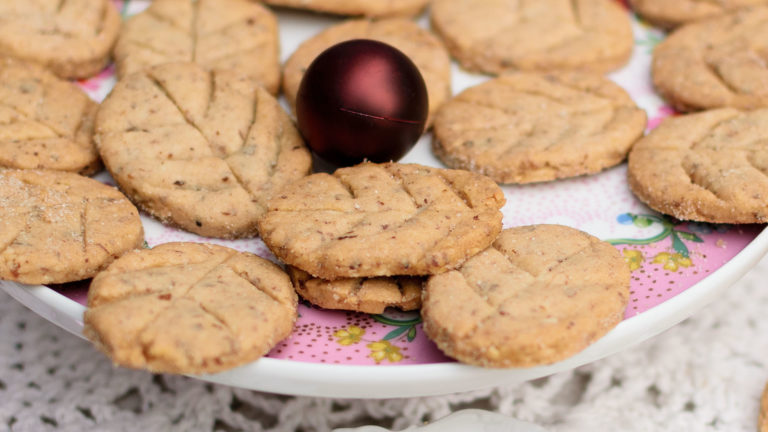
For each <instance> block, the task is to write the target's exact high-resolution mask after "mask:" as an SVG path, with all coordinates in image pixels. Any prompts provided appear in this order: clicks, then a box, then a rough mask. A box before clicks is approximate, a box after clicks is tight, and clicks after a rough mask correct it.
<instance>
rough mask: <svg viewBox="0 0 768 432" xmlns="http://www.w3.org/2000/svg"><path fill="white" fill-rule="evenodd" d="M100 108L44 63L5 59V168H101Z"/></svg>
mask: <svg viewBox="0 0 768 432" xmlns="http://www.w3.org/2000/svg"><path fill="white" fill-rule="evenodd" d="M97 108H98V105H97V104H96V103H95V102H93V101H92V100H90V99H89V98H88V96H87V95H86V94H85V93H84V92H83V91H82V90H80V89H79V88H78V87H77V86H75V85H74V84H72V83H70V82H67V81H64V80H62V79H60V78H58V77H56V76H55V75H53V74H52V73H50V72H48V71H47V70H45V69H43V68H42V67H40V66H38V65H34V64H31V63H26V62H23V61H20V60H15V59H11V58H0V167H7V168H20V169H35V168H39V169H54V170H60V171H72V172H77V173H80V174H83V175H90V174H93V173H94V172H96V171H97V170H98V169H99V168H100V167H101V161H100V159H99V154H98V152H96V147H95V146H94V144H93V138H92V134H93V122H94V118H95V116H96V109H97Z"/></svg>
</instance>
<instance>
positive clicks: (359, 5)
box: [264, 0, 429, 17]
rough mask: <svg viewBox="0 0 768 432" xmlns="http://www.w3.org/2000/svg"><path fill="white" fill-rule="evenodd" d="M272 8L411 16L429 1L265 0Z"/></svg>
mask: <svg viewBox="0 0 768 432" xmlns="http://www.w3.org/2000/svg"><path fill="white" fill-rule="evenodd" d="M264 2H265V3H267V4H270V5H273V6H286V7H291V8H299V9H307V10H311V11H315V12H323V13H331V14H337V15H352V16H356V15H362V16H368V17H385V16H412V15H416V14H417V13H419V12H420V11H421V10H422V9H424V6H426V5H427V3H428V2H429V0H265V1H264Z"/></svg>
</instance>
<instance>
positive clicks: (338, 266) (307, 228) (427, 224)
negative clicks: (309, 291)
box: [259, 163, 505, 280]
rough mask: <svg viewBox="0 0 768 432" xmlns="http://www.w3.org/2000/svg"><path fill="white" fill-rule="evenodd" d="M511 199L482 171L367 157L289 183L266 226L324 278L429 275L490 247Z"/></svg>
mask: <svg viewBox="0 0 768 432" xmlns="http://www.w3.org/2000/svg"><path fill="white" fill-rule="evenodd" d="M504 202H505V199H504V194H503V193H502V191H501V189H500V188H499V187H498V186H497V185H496V184H495V183H494V182H493V181H492V180H491V179H489V178H487V177H484V176H481V175H479V174H473V173H470V172H467V171H461V170H446V169H438V168H430V167H425V166H421V165H416V164H398V163H387V164H380V165H379V164H371V163H363V164H360V165H357V166H354V167H349V168H341V169H338V170H336V172H335V173H334V174H333V175H329V174H322V173H321V174H313V175H311V176H308V177H306V178H304V179H301V180H298V181H296V182H293V183H291V184H290V185H288V186H286V187H285V188H283V189H282V190H281V191H280V193H279V194H277V195H276V196H275V197H274V198H273V199H272V200H270V202H269V210H268V212H267V213H266V214H265V215H264V217H263V218H262V219H260V220H259V232H260V233H261V236H262V238H263V239H264V242H265V243H266V244H267V246H269V248H270V249H271V250H272V252H273V253H275V255H277V256H278V257H279V258H280V259H282V260H283V261H284V262H286V263H288V264H290V265H292V266H295V267H298V268H300V269H302V270H304V271H306V272H308V273H310V274H312V275H314V276H316V277H319V278H322V279H327V280H335V279H340V278H347V277H372V276H390V275H425V274H432V273H439V272H443V271H446V270H448V269H451V268H453V267H455V266H457V265H459V264H460V263H461V262H463V261H464V260H466V259H467V258H469V257H470V256H472V255H473V254H475V253H477V252H479V251H481V250H483V249H485V248H486V247H487V246H488V245H489V244H490V243H491V242H492V241H493V239H494V238H495V237H496V235H497V234H498V232H499V231H500V230H501V217H502V214H501V211H499V209H500V208H501V206H502V205H503V204H504Z"/></svg>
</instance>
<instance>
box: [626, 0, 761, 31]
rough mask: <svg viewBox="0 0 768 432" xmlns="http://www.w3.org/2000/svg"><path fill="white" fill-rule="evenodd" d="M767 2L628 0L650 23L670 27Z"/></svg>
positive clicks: (757, 0) (750, 0)
mask: <svg viewBox="0 0 768 432" xmlns="http://www.w3.org/2000/svg"><path fill="white" fill-rule="evenodd" d="M764 3H768V1H766V0H718V1H709V0H675V1H669V0H630V4H631V5H632V8H633V9H634V10H635V11H637V13H638V14H640V15H642V16H643V18H645V19H646V20H648V21H650V22H651V23H653V24H655V25H657V26H660V27H664V28H672V27H677V26H679V25H681V24H686V23H689V22H692V21H699V20H702V19H705V18H711V17H714V16H718V15H723V14H725V13H728V12H730V11H733V10H735V9H739V8H743V7H747V6H754V5H758V4H764Z"/></svg>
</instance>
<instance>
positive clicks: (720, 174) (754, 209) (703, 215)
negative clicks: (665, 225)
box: [627, 108, 768, 223]
mask: <svg viewBox="0 0 768 432" xmlns="http://www.w3.org/2000/svg"><path fill="white" fill-rule="evenodd" d="M766 139H768V109H760V110H756V111H746V112H742V111H738V110H735V109H731V108H723V109H717V110H710V111H704V112H701V113H696V114H687V115H683V116H678V117H670V118H667V119H665V120H664V121H663V122H662V123H661V125H659V127H657V128H656V129H654V130H653V131H652V132H651V133H649V134H648V135H647V136H645V137H644V138H643V139H641V140H640V141H638V142H637V144H635V146H634V148H633V149H632V151H631V152H630V154H629V169H628V171H627V177H628V181H629V186H630V188H631V189H632V192H633V193H634V194H635V195H636V196H637V197H638V198H639V199H640V200H641V201H643V202H644V203H646V204H648V206H649V207H651V208H652V209H654V210H656V211H659V212H661V213H664V214H668V215H672V216H674V217H676V218H678V219H681V220H695V221H703V222H713V223H765V222H768V175H767V173H768V148H767V147H766V145H765V143H766Z"/></svg>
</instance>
